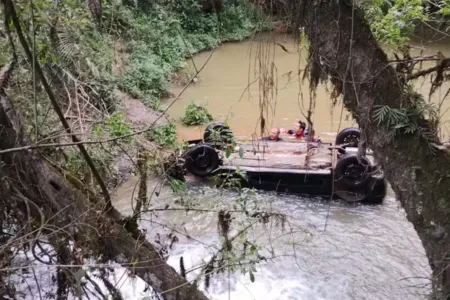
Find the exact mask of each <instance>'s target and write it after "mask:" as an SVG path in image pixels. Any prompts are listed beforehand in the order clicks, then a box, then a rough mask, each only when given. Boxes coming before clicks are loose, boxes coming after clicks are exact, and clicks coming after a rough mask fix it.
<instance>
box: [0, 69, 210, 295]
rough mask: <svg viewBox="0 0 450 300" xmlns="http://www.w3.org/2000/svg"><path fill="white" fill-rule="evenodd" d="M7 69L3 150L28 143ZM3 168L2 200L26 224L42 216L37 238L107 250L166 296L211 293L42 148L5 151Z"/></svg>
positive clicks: (0, 86)
mask: <svg viewBox="0 0 450 300" xmlns="http://www.w3.org/2000/svg"><path fill="white" fill-rule="evenodd" d="M6 69H8V67H5V68H4V69H3V72H0V149H2V150H3V149H9V148H14V147H18V146H23V145H25V142H26V139H25V138H24V137H23V135H22V133H21V132H20V128H21V126H20V121H19V118H18V116H17V115H16V114H15V112H14V108H13V107H12V104H11V102H10V101H9V99H8V98H7V96H6V94H5V92H4V88H5V84H4V82H5V81H7V80H6V79H7V77H8V75H5V72H4V70H6ZM8 72H10V70H9V71H8ZM5 78H6V79H5ZM0 174H1V175H2V180H1V181H0V205H3V206H4V207H5V209H6V210H7V211H8V212H11V213H15V215H16V216H17V217H18V218H20V217H21V216H22V217H21V218H22V220H23V223H24V224H27V222H28V221H29V220H31V218H33V219H34V220H39V221H40V223H39V224H38V225H42V226H41V227H40V228H39V227H38V229H37V230H35V231H34V232H37V234H36V237H35V238H36V239H37V238H38V235H39V234H40V233H42V234H43V235H46V236H49V235H50V236H51V238H50V240H54V241H55V242H54V243H53V246H54V247H55V248H57V247H58V245H57V242H56V241H59V242H60V243H61V242H62V243H64V244H65V245H67V244H68V242H69V241H74V243H75V247H74V248H75V249H78V248H80V249H82V251H83V253H86V254H87V253H89V255H93V256H96V255H102V256H103V258H104V260H108V259H111V260H115V261H116V262H118V263H120V264H123V265H126V266H128V267H129V268H130V270H131V271H132V273H133V274H135V275H137V276H139V277H141V278H142V279H143V280H144V281H145V282H147V283H148V284H149V285H150V286H151V287H152V288H153V289H154V290H155V291H156V292H158V293H163V294H162V297H163V299H167V300H175V299H177V300H178V299H179V300H181V299H195V300H198V299H205V300H206V299H208V298H207V297H206V296H205V295H203V294H202V293H201V292H200V291H198V289H196V287H194V286H192V285H191V284H189V283H188V282H187V281H186V280H185V279H184V278H182V277H181V276H180V275H179V274H178V273H177V272H176V271H175V270H174V269H173V268H172V267H171V266H169V265H168V264H167V263H166V262H165V261H164V260H163V259H161V257H160V256H159V254H158V252H157V251H156V249H155V248H154V247H153V246H152V245H151V244H150V243H149V242H148V241H147V240H146V239H145V236H144V235H142V234H141V233H140V232H138V231H136V230H135V231H134V232H132V233H131V234H130V233H129V232H127V230H126V229H125V228H124V226H122V223H123V221H122V218H121V216H120V214H119V213H118V212H117V211H116V210H114V209H113V210H111V211H109V212H108V215H105V214H104V213H103V211H104V207H102V206H104V204H103V203H104V202H103V201H95V199H94V200H93V199H88V198H86V196H85V195H84V194H82V193H81V192H79V191H77V190H75V189H74V188H72V187H70V186H69V185H68V184H67V183H66V182H65V181H64V180H63V179H62V178H61V176H60V175H59V174H58V173H56V172H55V171H53V170H52V169H50V168H49V167H48V166H47V165H46V164H45V163H44V162H43V160H42V158H41V156H40V155H39V153H38V151H29V152H26V151H23V152H12V153H8V154H4V155H2V156H1V157H0ZM23 216H27V217H26V218H23ZM27 226H28V225H27ZM30 234H33V233H31V232H30ZM84 257H86V256H84Z"/></svg>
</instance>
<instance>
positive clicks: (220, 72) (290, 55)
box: [163, 33, 450, 141]
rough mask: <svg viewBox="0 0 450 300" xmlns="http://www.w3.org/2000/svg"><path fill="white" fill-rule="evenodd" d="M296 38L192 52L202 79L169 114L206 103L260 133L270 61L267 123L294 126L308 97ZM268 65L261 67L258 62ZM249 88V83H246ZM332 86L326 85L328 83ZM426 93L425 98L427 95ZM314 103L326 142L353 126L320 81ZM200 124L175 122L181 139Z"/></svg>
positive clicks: (443, 47)
mask: <svg viewBox="0 0 450 300" xmlns="http://www.w3.org/2000/svg"><path fill="white" fill-rule="evenodd" d="M274 42H276V43H279V44H281V45H283V46H284V47H285V48H286V49H287V50H288V51H289V52H285V51H284V50H283V49H282V48H281V47H280V46H278V45H277V44H275V43H274ZM298 49H299V48H298V47H297V43H296V42H295V41H294V40H293V39H292V38H291V37H290V36H285V35H279V34H277V35H274V34H273V33H271V34H260V35H257V36H256V37H255V38H253V39H251V40H247V41H244V42H240V43H226V44H224V45H222V46H220V47H219V48H217V49H215V50H214V53H213V54H212V56H211V52H204V53H200V54H198V55H196V56H195V57H194V59H195V64H196V66H197V68H200V67H201V66H202V65H203V64H205V63H206V62H207V63H206V66H205V67H204V69H203V70H202V71H201V73H200V80H199V82H197V83H196V84H193V85H191V86H190V87H189V88H188V89H187V90H186V91H185V92H184V93H183V95H182V96H181V98H180V99H179V100H177V101H176V102H175V103H174V105H173V106H172V107H171V108H170V109H169V111H168V113H169V115H170V117H172V118H174V119H178V118H180V117H181V116H182V115H183V113H184V109H185V107H186V105H187V104H189V103H190V102H191V101H195V102H196V103H198V104H202V105H206V106H207V107H208V109H209V111H210V112H211V113H212V115H213V117H214V118H215V119H216V120H222V121H223V120H227V122H229V124H230V126H231V128H232V129H233V131H234V132H235V133H236V135H239V136H249V135H251V134H253V133H255V134H258V135H259V134H260V132H259V124H258V121H259V102H260V100H261V97H262V90H260V84H259V81H258V78H260V77H261V78H262V77H264V76H266V77H265V78H267V74H268V73H270V71H271V70H272V69H271V68H270V67H271V66H272V65H271V64H272V63H273V77H274V78H275V79H274V83H273V85H274V89H273V90H272V91H269V94H268V95H267V99H269V101H270V107H269V108H268V115H267V116H266V118H267V123H266V125H267V126H268V127H269V128H270V127H271V126H278V127H287V128H292V127H293V126H294V123H295V122H297V121H298V120H300V119H301V120H305V117H304V115H306V114H307V111H308V108H309V103H310V100H311V96H310V93H309V89H308V85H309V83H308V81H307V79H306V80H305V81H304V82H303V83H301V78H302V77H303V73H301V74H300V75H298V70H299V69H301V70H303V69H304V68H305V65H306V63H305V59H306V57H307V54H306V52H305V51H300V52H299V50H298ZM437 51H441V52H442V53H443V54H444V55H445V56H450V49H449V47H448V43H447V44H444V43H443V44H433V45H432V46H429V45H428V46H426V47H425V46H423V45H421V44H420V43H419V42H414V43H413V49H412V51H411V55H412V56H417V55H421V54H422V55H435V54H436V53H437ZM210 56H211V57H210ZM260 61H262V62H263V65H265V66H267V67H268V69H260V68H259V62H260ZM187 64H188V68H187V69H190V70H191V71H193V70H194V68H193V67H192V62H191V61H187ZM434 65H435V62H434V61H431V62H426V63H423V66H422V67H423V68H427V67H430V66H434ZM415 86H416V89H417V90H418V91H419V92H421V93H423V94H425V95H426V96H427V95H428V93H429V90H430V86H431V83H430V80H429V78H426V79H420V80H417V81H416V82H415ZM247 87H248V88H247ZM449 87H450V85H448V84H446V85H445V86H444V87H443V88H442V89H440V90H439V91H438V92H437V93H436V94H435V95H434V96H433V98H432V101H433V102H435V103H438V102H439V99H442V98H443V97H444V95H445V93H446V92H447V90H448V88H449ZM181 90H182V87H181V86H179V85H175V84H174V85H173V86H172V91H173V93H174V94H175V95H178V94H179V93H180V91H181ZM328 90H330V87H328ZM427 98H428V97H427ZM315 99H316V103H315V108H314V114H313V122H314V128H315V130H316V133H317V134H318V135H319V136H320V137H321V138H322V139H324V140H325V141H333V137H334V135H335V134H336V133H337V132H338V131H339V129H342V128H344V127H346V126H355V125H356V123H355V122H354V121H353V119H352V118H351V116H349V113H348V111H347V110H345V109H344V110H342V105H341V104H340V103H338V104H337V105H336V106H334V107H333V105H332V100H331V99H330V93H329V91H327V89H326V87H325V86H324V85H319V87H318V89H317V91H316V98H315ZM172 100H173V99H167V100H166V101H164V102H163V104H169V103H170V102H171V101H172ZM449 108H450V105H449V104H448V102H446V103H444V105H443V107H442V108H441V115H442V118H443V126H444V127H443V129H442V130H443V134H444V135H445V137H450V135H449V133H450V131H449V130H448V129H450V127H449V124H448V121H449V120H450V112H449V111H448V110H449ZM203 128H204V127H202V126H194V127H189V128H188V127H183V126H180V125H179V126H178V128H177V129H178V132H179V138H180V140H182V139H196V138H199V137H201V136H202V134H203Z"/></svg>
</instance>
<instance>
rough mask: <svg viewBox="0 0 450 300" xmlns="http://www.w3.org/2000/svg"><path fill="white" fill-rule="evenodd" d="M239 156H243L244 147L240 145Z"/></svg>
mask: <svg viewBox="0 0 450 300" xmlns="http://www.w3.org/2000/svg"><path fill="white" fill-rule="evenodd" d="M239 157H240V158H244V148H242V146H239Z"/></svg>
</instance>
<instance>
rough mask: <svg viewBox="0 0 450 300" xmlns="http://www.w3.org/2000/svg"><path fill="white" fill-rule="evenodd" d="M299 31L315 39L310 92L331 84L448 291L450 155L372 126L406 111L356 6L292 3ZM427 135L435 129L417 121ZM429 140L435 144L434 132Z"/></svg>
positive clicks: (311, 0)
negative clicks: (378, 117)
mask: <svg viewBox="0 0 450 300" xmlns="http://www.w3.org/2000/svg"><path fill="white" fill-rule="evenodd" d="M290 5H291V6H292V7H291V8H292V11H293V12H294V16H293V19H294V21H295V22H296V25H297V26H295V28H302V27H303V28H304V30H305V32H306V34H307V36H308V38H309V40H310V50H311V51H310V56H309V64H310V69H309V76H310V80H311V88H313V89H314V88H315V87H316V86H317V84H319V82H320V81H325V80H330V81H331V82H332V83H333V85H334V86H335V88H336V91H337V92H338V94H343V101H344V105H345V107H346V108H347V109H348V110H349V111H350V112H351V113H352V115H353V117H354V118H355V119H356V121H357V122H358V124H359V126H360V127H361V130H362V131H363V132H364V134H365V136H366V139H367V144H368V146H369V147H370V148H372V149H373V150H374V153H375V157H376V159H377V160H378V161H379V162H380V164H381V166H382V167H383V168H384V170H385V173H386V177H387V179H388V181H389V182H390V184H391V186H392V188H393V190H394V191H395V193H396V196H397V199H398V200H399V201H400V202H401V204H402V206H403V208H404V209H405V210H406V213H407V218H408V220H409V221H410V222H411V223H412V224H413V225H414V228H415V229H416V231H417V233H418V235H419V237H420V239H421V240H422V243H423V245H424V247H425V250H426V254H427V256H428V258H429V263H430V266H431V268H432V270H433V275H434V276H433V277H434V278H433V286H434V287H435V288H436V291H438V292H440V293H445V294H448V293H449V292H450V273H449V271H450V270H448V269H447V268H448V266H449V260H448V259H449V258H450V257H449V255H448V254H447V253H448V252H449V250H450V236H449V233H450V171H449V170H450V156H449V154H448V152H447V151H446V150H439V149H436V151H435V153H434V154H433V155H432V156H431V155H430V154H429V149H430V143H429V140H428V141H427V140H424V139H421V138H420V137H419V136H417V135H413V134H401V135H399V136H396V137H395V138H394V139H391V138H390V137H389V130H388V129H387V128H386V127H385V126H379V125H378V124H377V123H376V122H374V121H373V112H374V106H377V105H386V106H389V107H391V108H399V107H406V108H407V107H409V106H412V105H413V103H412V102H411V101H410V99H409V98H408V95H407V94H405V92H404V87H403V86H402V85H401V83H400V82H399V81H398V79H397V75H396V72H395V70H394V68H393V67H392V66H391V65H389V64H388V59H387V56H386V54H385V53H384V52H383V50H382V49H381V47H380V46H379V45H378V43H377V41H376V40H375V38H374V36H373V35H372V33H371V31H370V28H369V26H368V25H367V24H366V23H365V21H364V18H363V17H362V14H361V13H360V12H359V11H358V9H357V8H356V7H355V6H354V5H352V1H343V0H338V1H335V0H333V1H323V0H322V1H321V0H304V1H291V3H290ZM420 123H421V127H422V128H423V129H424V130H426V131H427V132H428V133H430V132H429V130H428V128H431V127H432V124H429V123H428V122H427V121H426V120H420ZM430 135H431V139H432V140H434V141H438V138H437V136H436V135H433V134H432V133H430Z"/></svg>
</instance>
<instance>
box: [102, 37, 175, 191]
mask: <svg viewBox="0 0 450 300" xmlns="http://www.w3.org/2000/svg"><path fill="white" fill-rule="evenodd" d="M129 68H130V67H129V65H128V54H127V53H126V51H125V48H124V45H123V44H122V42H121V41H120V40H117V41H116V43H115V54H114V63H113V66H112V70H113V74H114V75H115V76H117V77H119V78H120V77H121V76H122V75H123V74H124V73H125V72H127V71H128V70H129ZM114 93H115V94H116V97H117V99H119V105H118V106H119V108H118V110H119V111H122V112H124V113H125V115H126V118H127V121H128V122H129V123H130V124H131V126H132V128H133V130H134V131H140V130H144V129H146V128H148V127H149V126H150V125H151V124H153V123H154V122H156V125H162V124H166V123H167V119H166V118H165V117H164V116H161V113H160V112H157V111H154V110H152V109H151V108H149V107H147V106H146V105H145V104H144V103H143V102H142V101H141V100H139V99H136V98H134V97H132V96H131V95H129V94H127V93H125V92H123V91H121V90H119V89H115V91H114ZM160 116H161V117H160ZM158 118H159V119H158ZM145 144H148V145H151V143H150V142H148V141H146V143H145ZM126 151H127V153H121V154H120V155H119V156H118V157H117V158H116V161H115V163H114V168H115V169H116V172H117V174H118V175H117V177H116V179H115V180H114V182H112V183H111V184H110V187H111V188H112V189H115V188H117V186H118V185H120V184H121V183H122V182H124V181H126V180H127V179H128V178H129V177H130V175H131V174H132V171H133V162H132V161H131V160H130V158H131V159H133V161H135V160H136V155H137V149H134V148H133V147H129V148H128V149H126Z"/></svg>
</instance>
